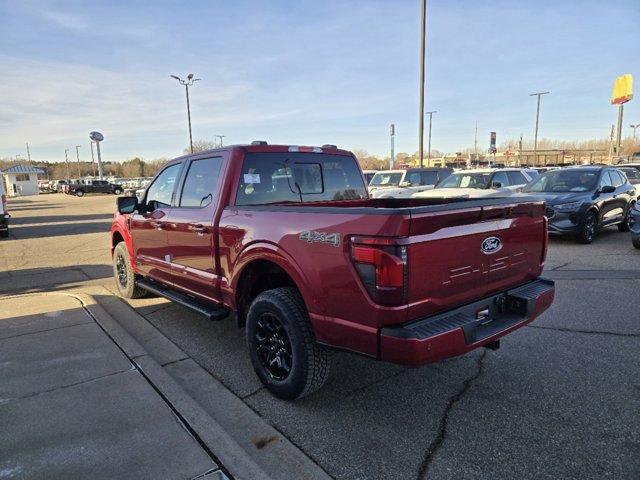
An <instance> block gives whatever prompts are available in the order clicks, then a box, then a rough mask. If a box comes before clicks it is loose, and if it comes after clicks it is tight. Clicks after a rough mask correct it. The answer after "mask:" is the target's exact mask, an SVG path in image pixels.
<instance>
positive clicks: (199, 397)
mask: <svg viewBox="0 0 640 480" xmlns="http://www.w3.org/2000/svg"><path fill="white" fill-rule="evenodd" d="M90 293H91V294H92V295H94V297H95V298H94V299H101V300H98V302H102V301H105V302H106V303H104V305H101V306H102V307H103V308H104V310H106V311H107V312H108V314H109V315H110V317H112V318H113V319H114V320H113V321H115V322H119V323H120V327H121V328H123V329H125V330H126V331H128V333H129V334H130V335H131V336H132V337H134V338H135V339H137V341H139V342H141V343H142V344H143V345H144V348H145V349H146V350H147V352H149V356H150V357H153V358H155V360H156V364H158V365H159V366H161V367H162V368H161V370H162V371H163V372H164V373H165V374H167V375H169V376H170V377H171V378H173V379H174V381H175V382H176V383H177V384H178V385H179V386H180V387H182V389H183V390H184V391H186V392H187V394H188V395H190V397H191V398H192V399H194V400H195V402H197V404H198V405H200V406H201V407H202V408H203V409H204V410H205V412H206V413H207V414H208V415H209V416H210V417H211V418H213V419H214V420H215V421H216V422H217V423H218V425H220V426H221V427H222V429H223V430H224V431H225V432H227V434H228V435H229V436H231V437H232V439H233V440H234V441H235V442H236V444H238V445H239V446H240V448H242V449H243V450H244V452H245V454H246V455H248V456H249V458H252V459H253V460H254V461H255V462H256V463H257V464H258V465H259V466H260V467H261V468H262V470H264V471H265V472H267V474H266V475H265V476H264V477H263V478H270V479H273V480H290V479H293V478H295V479H296V480H330V479H331V476H330V475H328V474H327V473H326V472H325V471H324V470H323V469H322V468H321V467H320V466H319V465H318V464H317V463H315V462H314V461H313V459H311V458H310V457H309V456H308V455H307V454H306V453H304V452H303V451H302V450H300V448H298V447H297V446H296V445H294V444H293V443H292V442H291V441H290V440H289V439H288V438H287V437H285V436H284V435H283V434H282V433H280V432H279V431H278V430H276V429H275V428H274V427H273V426H272V425H271V424H269V423H268V422H266V421H265V420H264V419H263V418H262V417H261V416H260V415H258V413H256V412H255V411H254V410H253V409H252V408H251V407H249V406H248V405H247V404H246V403H245V402H244V401H243V400H242V399H241V398H239V397H238V396H237V395H236V394H234V393H233V392H232V391H231V390H229V389H228V388H227V387H226V386H225V385H223V384H222V383H221V382H220V381H219V380H217V379H216V378H215V377H213V376H212V375H211V374H210V373H209V372H207V371H206V370H205V369H204V368H202V367H201V366H200V365H198V364H197V363H196V362H195V361H194V360H193V359H192V358H191V357H189V356H188V355H187V354H186V353H185V352H183V351H182V350H181V349H180V348H179V347H178V346H177V345H176V344H175V343H173V342H172V341H171V340H169V339H168V338H167V337H165V336H164V335H163V334H162V332H160V330H158V329H157V328H156V327H155V326H154V325H153V324H151V323H150V322H149V321H148V320H147V319H146V318H145V317H143V316H142V315H140V314H139V313H138V312H137V311H136V310H135V309H134V308H133V307H132V306H131V305H129V304H128V303H127V302H126V301H124V300H122V299H120V298H119V297H117V296H115V294H114V292H112V291H111V290H110V289H109V288H107V287H104V286H103V287H98V288H96V287H91V288H90ZM107 296H108V297H107ZM114 300H115V301H114ZM220 460H221V461H222V462H223V463H224V459H223V458H222V457H220ZM224 464H225V466H227V464H226V463H224ZM230 470H231V468H230ZM231 473H234V472H233V470H231ZM242 478H244V477H242Z"/></svg>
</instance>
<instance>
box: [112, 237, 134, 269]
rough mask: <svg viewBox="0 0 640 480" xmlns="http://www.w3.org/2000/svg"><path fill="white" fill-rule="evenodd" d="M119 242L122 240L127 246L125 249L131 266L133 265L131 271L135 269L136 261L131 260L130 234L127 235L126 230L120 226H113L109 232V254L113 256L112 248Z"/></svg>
mask: <svg viewBox="0 0 640 480" xmlns="http://www.w3.org/2000/svg"><path fill="white" fill-rule="evenodd" d="M120 242H124V244H125V245H126V246H127V251H128V252H129V258H130V260H131V266H132V267H133V271H134V272H135V271H136V262H134V261H133V245H132V243H131V236H130V235H128V232H126V231H122V229H121V228H119V227H115V228H114V229H113V230H112V232H111V256H112V257H113V250H114V249H115V248H116V245H118V244H119V243H120Z"/></svg>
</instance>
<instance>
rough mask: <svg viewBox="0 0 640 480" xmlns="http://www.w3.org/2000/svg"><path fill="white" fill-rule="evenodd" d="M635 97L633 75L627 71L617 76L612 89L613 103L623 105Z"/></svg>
mask: <svg viewBox="0 0 640 480" xmlns="http://www.w3.org/2000/svg"><path fill="white" fill-rule="evenodd" d="M632 98H633V75H631V74H630V73H627V74H626V75H621V76H619V77H618V78H616V81H615V82H614V83H613V90H612V91H611V103H612V104H613V105H622V104H623V103H626V102H628V101H629V100H631V99H632Z"/></svg>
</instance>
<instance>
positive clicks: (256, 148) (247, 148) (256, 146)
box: [172, 142, 353, 161]
mask: <svg viewBox="0 0 640 480" xmlns="http://www.w3.org/2000/svg"><path fill="white" fill-rule="evenodd" d="M232 150H242V151H244V152H245V153H279V152H302V153H326V154H331V155H353V154H352V153H351V152H350V151H348V150H343V149H341V148H337V147H336V146H335V145H328V144H325V145H322V146H321V147H317V146H307V145H269V144H267V143H266V142H261V143H258V142H252V143H250V144H236V145H226V146H224V147H218V148H212V149H210V150H203V151H201V152H194V153H188V154H186V155H181V156H180V157H176V158H174V159H172V161H174V160H182V159H185V158H192V157H201V156H207V155H211V154H215V153H220V152H228V151H232Z"/></svg>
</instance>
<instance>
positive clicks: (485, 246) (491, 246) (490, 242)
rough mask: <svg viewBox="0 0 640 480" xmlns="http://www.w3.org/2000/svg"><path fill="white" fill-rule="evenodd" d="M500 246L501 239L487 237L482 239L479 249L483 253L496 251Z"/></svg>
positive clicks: (488, 253)
mask: <svg viewBox="0 0 640 480" xmlns="http://www.w3.org/2000/svg"><path fill="white" fill-rule="evenodd" d="M501 248H502V241H501V240H500V239H499V238H498V237H487V238H485V239H484V240H483V241H482V245H481V246H480V249H481V250H482V253H484V254H485V255H490V254H492V253H496V252H497V251H498V250H500V249H501Z"/></svg>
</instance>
